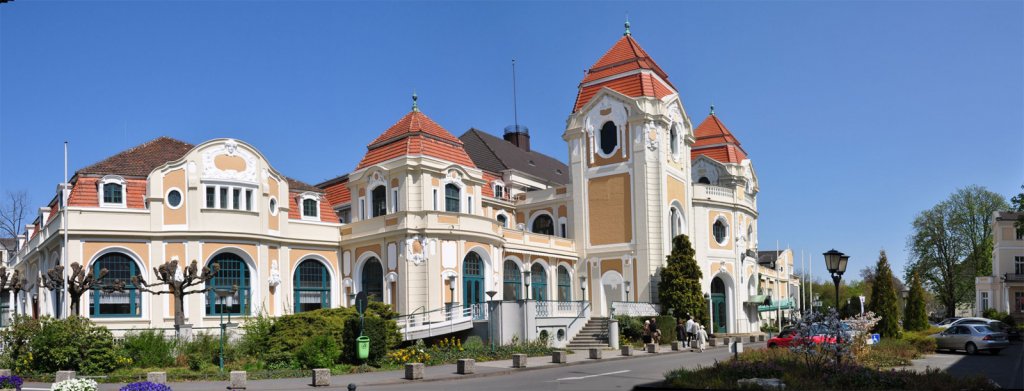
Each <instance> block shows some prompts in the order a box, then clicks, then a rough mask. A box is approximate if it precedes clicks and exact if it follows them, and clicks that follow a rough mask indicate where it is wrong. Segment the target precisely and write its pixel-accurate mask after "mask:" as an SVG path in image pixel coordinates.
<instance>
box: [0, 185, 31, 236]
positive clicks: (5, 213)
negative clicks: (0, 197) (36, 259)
mask: <svg viewBox="0 0 1024 391" xmlns="http://www.w3.org/2000/svg"><path fill="white" fill-rule="evenodd" d="M27 216H28V192H27V191H24V190H20V191H15V192H11V191H8V192H7V193H6V194H4V202H3V205H0V235H2V236H3V237H8V238H16V237H18V235H19V234H20V233H21V231H22V230H24V229H25V218H26V217H27Z"/></svg>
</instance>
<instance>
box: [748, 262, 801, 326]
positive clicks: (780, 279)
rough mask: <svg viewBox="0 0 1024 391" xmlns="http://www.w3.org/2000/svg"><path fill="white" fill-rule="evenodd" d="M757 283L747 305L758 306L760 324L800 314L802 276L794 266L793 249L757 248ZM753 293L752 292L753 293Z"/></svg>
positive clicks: (756, 307)
mask: <svg viewBox="0 0 1024 391" xmlns="http://www.w3.org/2000/svg"><path fill="white" fill-rule="evenodd" d="M757 269H758V271H757V273H758V276H759V277H760V278H759V279H758V286H757V290H756V294H757V296H753V297H752V298H751V300H750V301H748V302H747V303H745V304H748V306H747V307H746V309H747V310H751V311H752V310H756V311H757V312H758V313H759V315H758V318H759V319H761V326H778V325H779V321H780V320H781V321H782V324H783V325H785V324H786V323H787V319H793V318H795V317H796V316H797V315H798V314H799V309H800V308H801V303H802V302H801V298H802V295H801V293H802V291H801V284H800V282H801V280H800V277H799V276H797V275H796V274H795V273H796V269H795V268H794V267H793V250H791V249H788V248H787V249H785V250H766V251H758V252H757ZM751 294H753V293H751Z"/></svg>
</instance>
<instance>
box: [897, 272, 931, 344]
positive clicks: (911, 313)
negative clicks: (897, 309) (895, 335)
mask: <svg viewBox="0 0 1024 391" xmlns="http://www.w3.org/2000/svg"><path fill="white" fill-rule="evenodd" d="M924 295H925V293H924V287H922V286H921V277H919V276H918V275H917V273H912V274H911V275H910V293H909V294H907V306H906V307H904V309H903V329H904V330H907V331H920V330H925V329H927V328H928V311H927V310H926V309H925V297H924Z"/></svg>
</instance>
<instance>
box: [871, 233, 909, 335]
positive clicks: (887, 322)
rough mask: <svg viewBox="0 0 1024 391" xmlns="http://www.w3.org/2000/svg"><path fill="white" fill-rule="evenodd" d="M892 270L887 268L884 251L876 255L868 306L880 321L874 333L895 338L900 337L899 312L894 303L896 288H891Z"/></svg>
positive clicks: (897, 306) (887, 261)
mask: <svg viewBox="0 0 1024 391" xmlns="http://www.w3.org/2000/svg"><path fill="white" fill-rule="evenodd" d="M892 281H893V278H892V268H890V267H889V259H888V258H887V257H886V256H885V250H882V251H880V252H879V254H878V264H877V265H876V266H875V280H874V281H872V283H871V299H870V300H869V301H868V305H869V307H870V308H871V311H874V313H875V315H878V316H879V317H881V318H882V319H881V320H879V321H878V324H876V325H875V332H876V333H879V334H881V335H882V336H883V337H889V338H896V337H899V336H900V332H901V330H900V311H899V305H898V304H897V302H896V287H895V286H893V283H892Z"/></svg>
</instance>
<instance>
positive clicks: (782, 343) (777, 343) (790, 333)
mask: <svg viewBox="0 0 1024 391" xmlns="http://www.w3.org/2000/svg"><path fill="white" fill-rule="evenodd" d="M796 338H797V330H796V329H788V330H782V332H781V333H779V335H776V336H775V337H772V338H771V339H769V340H768V347H769V348H778V347H781V348H786V347H789V346H790V345H792V344H793V340H794V339H796ZM804 338H809V339H810V341H811V342H812V343H815V344H820V343H824V342H826V341H828V342H829V343H835V342H836V338H835V337H829V336H826V335H823V334H815V335H812V336H810V337H804Z"/></svg>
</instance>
